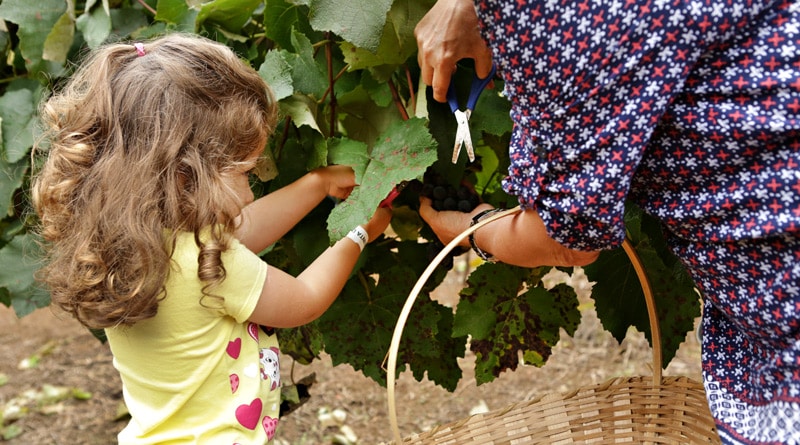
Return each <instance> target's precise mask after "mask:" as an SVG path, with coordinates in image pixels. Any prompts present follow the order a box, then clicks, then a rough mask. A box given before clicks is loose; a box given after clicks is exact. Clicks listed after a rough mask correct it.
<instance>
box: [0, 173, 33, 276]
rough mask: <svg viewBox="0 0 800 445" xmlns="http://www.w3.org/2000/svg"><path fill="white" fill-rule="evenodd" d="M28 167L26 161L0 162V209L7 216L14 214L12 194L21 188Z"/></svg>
mask: <svg viewBox="0 0 800 445" xmlns="http://www.w3.org/2000/svg"><path fill="white" fill-rule="evenodd" d="M28 166H29V162H28V159H20V160H19V161H17V162H16V163H14V164H8V163H7V162H6V161H4V160H0V206H2V207H0V208H2V209H7V210H6V214H7V215H8V216H12V215H13V214H14V201H13V199H14V192H15V191H16V190H18V189H20V188H21V187H22V183H23V180H24V178H25V173H27V172H28ZM0 264H2V263H0Z"/></svg>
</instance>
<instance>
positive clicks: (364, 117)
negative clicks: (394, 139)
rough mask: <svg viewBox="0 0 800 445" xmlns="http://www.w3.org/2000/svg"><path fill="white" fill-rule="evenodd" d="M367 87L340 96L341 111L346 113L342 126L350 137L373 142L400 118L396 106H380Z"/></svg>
mask: <svg viewBox="0 0 800 445" xmlns="http://www.w3.org/2000/svg"><path fill="white" fill-rule="evenodd" d="M387 88H388V87H387ZM373 92H374V88H370V91H367V90H366V89H365V87H363V86H358V87H356V88H354V89H353V90H351V91H349V92H347V93H345V94H341V95H340V96H339V98H338V101H339V112H340V114H344V120H343V121H342V127H344V131H345V133H346V134H347V136H348V137H350V138H351V139H357V140H359V141H363V142H366V143H368V144H370V145H371V144H372V143H373V142H374V141H375V140H377V139H378V136H379V135H380V134H381V133H383V132H384V131H386V129H387V128H389V126H390V125H392V124H393V123H395V122H397V121H398V120H400V113H399V112H398V111H397V108H395V107H394V106H379V105H378V104H376V101H375V99H373V97H372V95H371V93H373Z"/></svg>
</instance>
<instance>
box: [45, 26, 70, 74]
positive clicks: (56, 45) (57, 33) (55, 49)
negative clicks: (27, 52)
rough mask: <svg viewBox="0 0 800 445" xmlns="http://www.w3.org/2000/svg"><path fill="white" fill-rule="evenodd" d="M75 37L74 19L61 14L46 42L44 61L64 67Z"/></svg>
mask: <svg viewBox="0 0 800 445" xmlns="http://www.w3.org/2000/svg"><path fill="white" fill-rule="evenodd" d="M74 36H75V24H74V23H73V22H72V17H70V15H69V14H67V13H64V14H61V17H59V18H58V20H57V21H56V23H55V25H53V29H52V30H51V31H50V33H49V34H48V35H47V38H46V39H45V41H44V48H43V50H42V59H44V60H51V61H53V62H56V63H60V64H62V65H63V64H64V63H65V62H66V61H67V53H68V52H69V48H70V46H72V39H73V38H74Z"/></svg>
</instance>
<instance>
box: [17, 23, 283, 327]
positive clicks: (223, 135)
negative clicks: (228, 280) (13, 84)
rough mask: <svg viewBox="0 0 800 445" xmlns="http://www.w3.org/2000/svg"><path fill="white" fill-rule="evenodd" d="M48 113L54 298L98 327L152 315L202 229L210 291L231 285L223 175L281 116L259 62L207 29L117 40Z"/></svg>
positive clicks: (44, 274) (43, 198) (40, 192)
mask: <svg viewBox="0 0 800 445" xmlns="http://www.w3.org/2000/svg"><path fill="white" fill-rule="evenodd" d="M141 48H143V50H144V52H143V53H142V52H141V51H140V49H141ZM40 115H41V119H42V123H43V126H44V130H45V132H44V135H45V137H44V138H43V141H45V142H46V143H47V145H49V147H47V148H44V149H37V150H36V151H37V152H38V151H41V152H44V155H45V156H46V158H45V160H44V163H43V166H42V168H41V170H40V171H39V172H38V173H37V174H36V175H35V178H34V181H33V184H32V198H33V203H34V208H35V210H36V212H37V214H38V215H39V218H40V221H41V222H40V228H39V232H40V234H41V236H42V239H43V241H44V245H45V251H46V252H47V261H46V263H45V265H44V267H43V268H42V269H41V270H40V271H39V273H38V278H39V279H40V280H41V281H42V282H43V283H44V284H45V285H46V286H47V287H48V289H49V290H50V292H51V299H52V302H53V303H54V304H56V305H58V306H60V307H61V308H63V309H65V310H66V311H67V312H69V313H71V314H72V315H73V316H74V317H75V318H77V319H78V320H79V321H80V322H81V323H83V324H84V325H85V326H87V327H90V328H106V327H111V326H117V325H133V324H134V323H136V322H137V321H140V320H144V319H147V318H150V317H152V316H154V315H155V314H156V311H157V309H158V302H159V301H160V299H161V298H163V297H164V296H165V293H164V292H165V289H164V283H165V280H166V278H167V275H168V273H169V269H170V261H171V260H170V257H171V252H172V249H173V248H174V245H175V239H176V237H177V235H178V233H179V232H189V233H194V238H195V242H196V243H197V245H198V246H199V248H200V254H199V258H198V263H199V272H198V275H199V277H198V278H199V279H200V280H201V281H202V282H203V283H204V291H203V292H204V294H206V295H208V294H207V290H208V289H209V288H211V287H213V285H215V284H217V283H219V282H220V281H222V280H223V279H224V277H225V268H224V266H223V265H222V262H221V260H220V255H221V253H222V252H224V251H225V249H227V248H228V245H229V242H230V240H231V237H232V234H233V231H234V229H235V220H236V216H237V215H236V214H233V213H232V212H231V210H226V209H230V203H231V202H238V201H237V197H236V195H235V194H234V192H233V191H232V190H231V189H230V188H228V187H226V186H225V183H224V182H223V176H224V175H225V174H226V173H229V172H231V171H232V170H233V169H241V168H242V165H243V163H245V162H248V159H252V156H253V154H254V153H255V152H256V150H259V149H263V148H264V146H265V144H266V142H267V139H268V138H269V136H270V135H271V134H272V132H273V130H274V127H275V123H276V119H277V105H276V103H275V100H274V97H273V96H272V94H271V92H270V90H269V87H268V86H267V85H266V84H265V83H264V81H263V80H262V79H261V78H260V76H259V75H258V73H256V72H255V70H253V69H252V68H251V67H250V66H249V65H247V64H246V63H244V62H243V61H242V60H240V59H239V58H238V57H237V56H236V55H235V54H234V53H233V52H232V51H231V50H230V48H228V47H226V46H224V45H222V44H219V43H216V42H213V41H211V40H208V39H205V38H202V37H198V36H192V35H184V34H172V35H167V36H164V37H161V38H158V39H154V40H152V41H150V42H146V43H144V44H143V47H142V46H140V47H139V48H135V47H134V46H133V45H130V44H121V43H116V44H109V45H106V46H103V47H102V48H99V49H97V50H96V51H94V52H93V53H91V54H90V55H89V56H88V58H87V59H86V60H85V61H84V63H83V64H82V65H81V66H80V67H79V68H78V70H77V71H76V72H75V74H74V75H73V76H72V77H71V78H70V79H69V81H68V82H67V83H66V85H65V86H64V87H63V88H62V89H61V90H60V91H59V92H57V93H56V94H54V95H53V96H52V97H50V98H49V99H48V100H46V101H44V102H43V103H42V106H41V107H40ZM250 162H252V161H250ZM239 171H241V170H239ZM201 232H204V234H203V238H202V241H201Z"/></svg>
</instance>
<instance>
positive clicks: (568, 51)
mask: <svg viewBox="0 0 800 445" xmlns="http://www.w3.org/2000/svg"><path fill="white" fill-rule="evenodd" d="M476 9H477V11H478V16H479V18H480V20H481V30H482V32H483V35H484V38H485V39H486V40H487V42H488V43H489V44H490V46H491V48H492V51H493V54H494V58H495V63H496V64H497V65H498V69H499V72H501V74H502V76H503V79H504V81H505V91H504V93H505V94H506V96H507V97H508V98H509V100H510V101H511V103H512V111H511V117H512V120H513V122H514V131H513V134H512V139H511V144H510V149H509V150H510V151H509V154H510V158H511V166H510V167H509V175H508V177H507V178H506V179H505V181H504V188H505V190H506V191H507V192H508V193H510V194H513V195H516V196H517V197H518V198H519V202H520V204H521V205H522V207H523V208H525V209H530V210H535V211H537V212H538V213H539V214H540V215H541V217H542V219H543V220H544V222H545V225H546V226H547V229H548V233H549V234H550V236H552V237H553V238H554V239H556V240H557V241H559V242H561V243H562V244H564V245H566V246H569V247H572V248H578V249H584V250H598V249H608V248H613V247H616V246H618V245H619V244H620V243H621V242H622V240H623V238H624V234H625V227H624V222H623V212H624V204H625V201H626V199H630V200H632V201H633V202H635V203H637V204H638V205H639V206H641V207H642V208H643V209H644V210H645V211H647V212H648V213H650V214H652V215H654V216H656V217H658V218H659V219H660V220H661V221H662V222H663V225H664V230H665V234H666V235H667V238H668V241H669V243H670V245H671V247H672V249H673V250H674V252H675V253H676V254H677V255H678V256H679V257H680V258H681V259H682V261H683V263H684V264H685V265H686V267H687V268H688V270H689V271H690V273H691V274H692V276H693V278H694V280H695V282H696V284H697V286H698V288H699V289H700V291H701V293H702V295H703V298H704V311H703V330H702V333H703V340H702V364H703V379H704V384H705V388H706V393H707V396H708V401H709V407H710V408H711V412H712V415H713V416H714V418H715V419H716V422H717V426H718V431H719V433H720V437H721V439H722V441H723V443H731V444H756V443H758V444H765V443H766V444H772V443H782V444H787V443H788V444H800V317H799V314H800V238H799V237H798V235H799V234H800V3H798V2H796V1H794V0H786V1H752V0H751V1H748V0H695V1H683V0H675V1H672V0H578V1H575V0H549V1H527V0H517V1H508V0H476Z"/></svg>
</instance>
